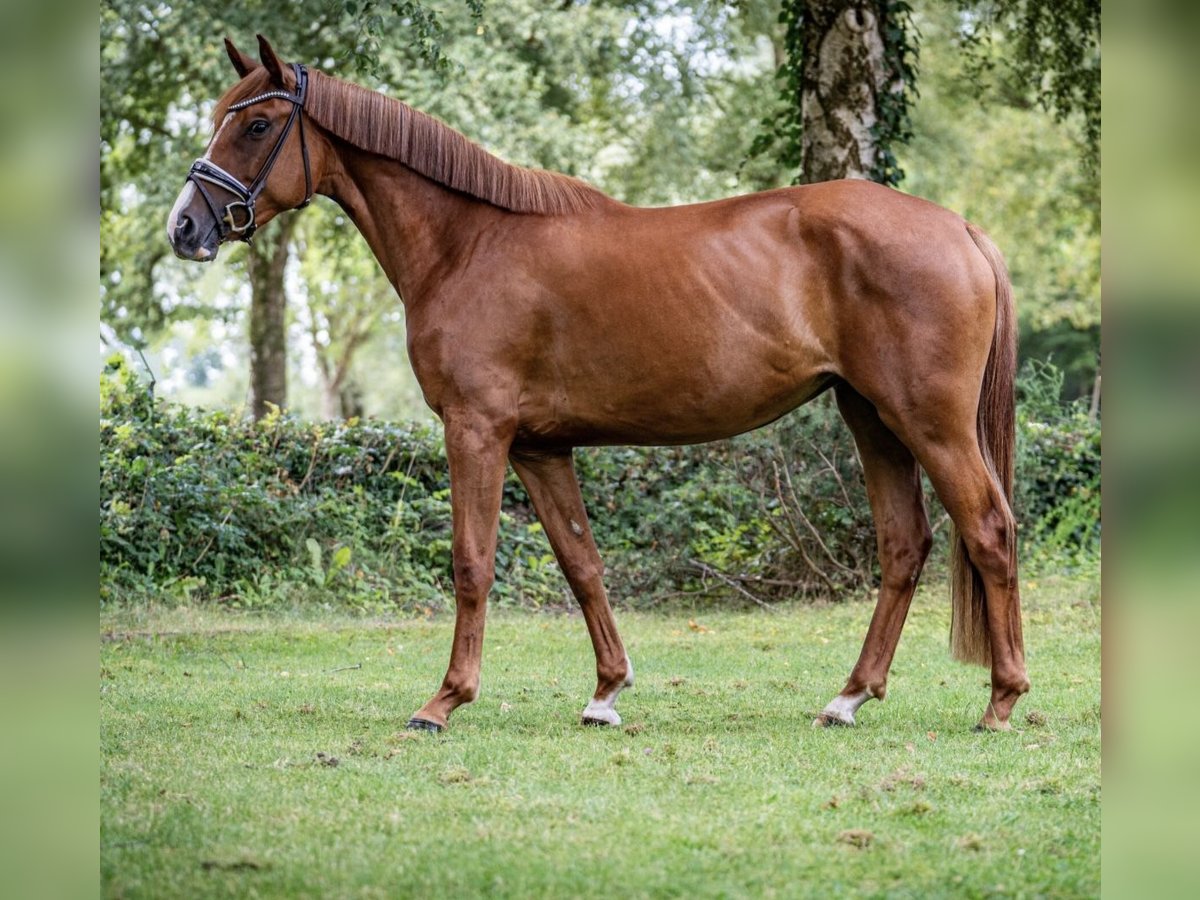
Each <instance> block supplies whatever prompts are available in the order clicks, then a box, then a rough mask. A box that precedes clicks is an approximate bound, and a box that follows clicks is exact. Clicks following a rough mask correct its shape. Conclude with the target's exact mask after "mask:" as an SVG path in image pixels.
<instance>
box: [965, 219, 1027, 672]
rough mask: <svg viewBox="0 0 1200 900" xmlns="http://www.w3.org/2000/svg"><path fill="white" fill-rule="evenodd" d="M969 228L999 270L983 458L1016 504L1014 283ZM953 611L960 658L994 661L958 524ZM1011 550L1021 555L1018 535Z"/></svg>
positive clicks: (979, 589)
mask: <svg viewBox="0 0 1200 900" xmlns="http://www.w3.org/2000/svg"><path fill="white" fill-rule="evenodd" d="M967 233H968V234H970V235H971V239H972V240H973V241H974V242H975V245H976V246H977V247H979V251H980V252H981V253H982V254H983V255H984V258H985V259H987V261H988V264H989V265H991V267H992V272H993V273H994V274H995V276H996V330H995V333H994V335H993V337H992V349H991V353H989V354H988V361H987V368H986V369H985V370H984V373H983V386H982V388H981V390H980V392H979V414H978V418H977V425H976V427H977V429H978V435H979V448H980V450H982V451H983V460H984V463H985V464H986V465H987V467H988V470H989V471H990V472H991V474H992V477H993V478H994V479H995V480H996V484H997V486H998V487H999V488H1000V491H1001V493H1002V494H1003V495H1004V497H1005V499H1006V500H1007V501H1008V505H1009V507H1010V508H1011V506H1012V494H1013V455H1014V449H1015V444H1016V405H1015V398H1014V395H1013V381H1014V379H1015V378H1016V373H1017V332H1016V315H1015V313H1014V311H1013V296H1012V284H1011V283H1010V282H1009V280H1008V268H1007V267H1006V266H1005V265H1004V257H1002V256H1001V255H1000V251H999V250H998V249H997V248H996V245H995V244H993V243H992V241H991V239H990V238H989V237H988V236H987V235H986V234H984V233H983V232H982V231H980V230H979V229H978V228H976V227H975V226H974V225H971V224H970V223H967ZM953 541H954V551H953V554H952V558H953V563H952V574H951V576H950V578H951V592H952V613H951V619H950V650H951V652H952V653H953V654H954V658H955V659H959V660H962V661H963V662H969V663H978V664H980V665H983V666H986V665H988V664H989V663H990V661H991V647H990V644H989V642H988V627H987V606H986V602H987V601H986V597H985V595H984V588H983V580H982V579H981V578H980V577H979V572H978V571H977V570H976V569H975V566H974V565H972V564H971V560H970V557H968V556H967V548H966V544H965V543H964V542H963V539H962V537H961V536H960V535H959V534H958V532H957V530H956V531H955V532H953ZM1009 553H1010V554H1012V556H1013V557H1015V556H1016V540H1015V538H1014V539H1013V543H1012V546H1011V547H1010V548H1009Z"/></svg>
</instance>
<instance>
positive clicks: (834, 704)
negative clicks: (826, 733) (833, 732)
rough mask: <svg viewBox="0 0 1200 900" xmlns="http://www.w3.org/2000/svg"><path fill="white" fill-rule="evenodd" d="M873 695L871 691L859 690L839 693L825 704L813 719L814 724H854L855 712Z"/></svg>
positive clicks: (820, 725) (819, 725)
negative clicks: (853, 692)
mask: <svg viewBox="0 0 1200 900" xmlns="http://www.w3.org/2000/svg"><path fill="white" fill-rule="evenodd" d="M872 696H873V695H872V694H871V692H870V691H859V692H858V693H857V694H838V695H837V696H836V697H834V698H833V699H832V700H830V701H829V702H828V703H827V704H826V705H825V708H824V709H823V710H821V714H820V715H819V716H817V717H816V718H815V719H813V725H814V726H815V727H822V726H825V725H853V724H854V714H855V713H856V712H858V708H859V707H860V706H862V705H863V704H864V703H866V702H867V701H868V700H870V699H871V697H872Z"/></svg>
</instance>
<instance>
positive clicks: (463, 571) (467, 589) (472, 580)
mask: <svg viewBox="0 0 1200 900" xmlns="http://www.w3.org/2000/svg"><path fill="white" fill-rule="evenodd" d="M495 580H496V564H495V562H494V561H493V560H491V559H488V558H486V557H475V558H467V559H457V558H456V559H455V560H454V592H455V594H456V595H458V596H459V597H470V598H480V597H486V596H487V593H488V591H490V590H491V589H492V584H493V583H494V582H495Z"/></svg>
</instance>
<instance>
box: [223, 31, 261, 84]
mask: <svg viewBox="0 0 1200 900" xmlns="http://www.w3.org/2000/svg"><path fill="white" fill-rule="evenodd" d="M225 52H226V53H228V54H229V61H230V62H231V63H233V68H234V70H236V71H237V73H238V77H239V78H245V77H246V76H247V75H248V74H250V70H251V69H257V68H258V63H257V62H256V61H255V59H254V57H253V56H247V55H246V54H245V53H243V52H242V51H241V50H239V49H238V48H237V47H235V46H234V44H233V41H231V40H230V39H229V38H225Z"/></svg>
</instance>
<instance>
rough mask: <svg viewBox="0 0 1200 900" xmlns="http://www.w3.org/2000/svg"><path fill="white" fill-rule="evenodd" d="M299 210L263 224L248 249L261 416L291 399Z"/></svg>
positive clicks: (253, 402) (255, 387)
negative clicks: (291, 287) (288, 277)
mask: <svg viewBox="0 0 1200 900" xmlns="http://www.w3.org/2000/svg"><path fill="white" fill-rule="evenodd" d="M294 226H295V216H290V215H289V216H283V217H281V218H279V219H277V220H276V221H275V222H272V223H271V224H270V225H268V226H266V227H265V228H263V229H262V230H261V231H259V232H258V234H257V235H256V236H255V237H256V239H255V242H254V243H253V244H251V245H250V247H249V248H248V250H249V252H248V253H247V255H246V260H247V266H248V268H249V273H250V411H251V414H252V415H253V416H254V418H255V419H256V420H257V419H261V418H262V417H263V416H265V415H266V414H267V413H268V412H269V411H270V408H271V406H277V407H279V408H281V409H282V408H283V407H284V406H286V405H287V288H286V286H285V284H284V271H285V269H286V268H287V261H288V244H289V242H290V240H291V236H292V229H293V228H294Z"/></svg>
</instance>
